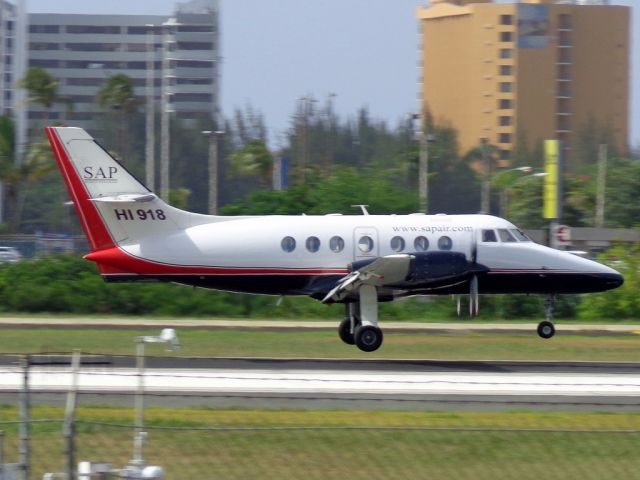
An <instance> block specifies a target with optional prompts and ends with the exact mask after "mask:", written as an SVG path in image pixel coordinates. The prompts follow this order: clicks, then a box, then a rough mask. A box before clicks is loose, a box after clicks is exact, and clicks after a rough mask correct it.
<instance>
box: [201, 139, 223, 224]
mask: <svg viewBox="0 0 640 480" xmlns="http://www.w3.org/2000/svg"><path fill="white" fill-rule="evenodd" d="M202 134H203V135H205V136H207V137H208V138H209V215H217V214H218V140H219V139H220V137H221V136H222V135H223V134H224V132H222V131H220V130H216V131H212V130H203V131H202Z"/></svg>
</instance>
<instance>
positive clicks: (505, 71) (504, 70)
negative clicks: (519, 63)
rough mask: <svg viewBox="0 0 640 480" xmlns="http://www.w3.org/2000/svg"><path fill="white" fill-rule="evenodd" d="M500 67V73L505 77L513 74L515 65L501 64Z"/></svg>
mask: <svg viewBox="0 0 640 480" xmlns="http://www.w3.org/2000/svg"><path fill="white" fill-rule="evenodd" d="M498 68H499V70H498V73H499V75H501V76H503V77H509V76H511V75H513V67H512V66H511V65H500V66H499V67H498Z"/></svg>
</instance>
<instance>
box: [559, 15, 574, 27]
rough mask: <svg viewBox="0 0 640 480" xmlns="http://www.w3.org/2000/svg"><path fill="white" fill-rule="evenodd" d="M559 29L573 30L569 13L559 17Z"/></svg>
mask: <svg viewBox="0 0 640 480" xmlns="http://www.w3.org/2000/svg"><path fill="white" fill-rule="evenodd" d="M558 28H562V29H571V15H569V14H567V13H561V14H560V15H558Z"/></svg>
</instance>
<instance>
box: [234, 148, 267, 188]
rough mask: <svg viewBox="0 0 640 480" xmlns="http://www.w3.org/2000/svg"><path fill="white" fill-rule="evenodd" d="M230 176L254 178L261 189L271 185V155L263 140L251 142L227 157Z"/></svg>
mask: <svg viewBox="0 0 640 480" xmlns="http://www.w3.org/2000/svg"><path fill="white" fill-rule="evenodd" d="M229 163H230V170H231V172H230V173H231V174H232V175H248V176H254V177H256V178H258V179H259V180H260V184H261V186H262V187H267V188H268V187H269V186H270V185H271V175H272V172H273V155H272V154H271V152H270V151H269V149H268V148H267V145H266V144H265V142H264V141H263V140H251V141H249V142H248V143H247V144H246V145H245V146H244V147H242V148H241V149H240V150H237V151H235V152H234V153H233V154H231V155H230V156H229Z"/></svg>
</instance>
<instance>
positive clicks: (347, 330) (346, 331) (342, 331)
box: [338, 318, 356, 345]
mask: <svg viewBox="0 0 640 480" xmlns="http://www.w3.org/2000/svg"><path fill="white" fill-rule="evenodd" d="M338 335H339V336H340V340H342V341H343V342H344V343H346V344H347V345H355V344H356V340H355V338H354V337H355V336H354V334H353V333H351V320H350V319H348V318H345V319H344V320H342V321H341V322H340V326H339V327H338Z"/></svg>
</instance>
